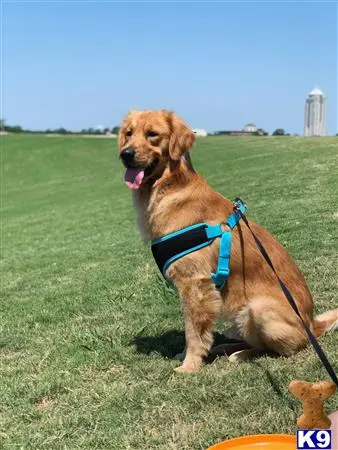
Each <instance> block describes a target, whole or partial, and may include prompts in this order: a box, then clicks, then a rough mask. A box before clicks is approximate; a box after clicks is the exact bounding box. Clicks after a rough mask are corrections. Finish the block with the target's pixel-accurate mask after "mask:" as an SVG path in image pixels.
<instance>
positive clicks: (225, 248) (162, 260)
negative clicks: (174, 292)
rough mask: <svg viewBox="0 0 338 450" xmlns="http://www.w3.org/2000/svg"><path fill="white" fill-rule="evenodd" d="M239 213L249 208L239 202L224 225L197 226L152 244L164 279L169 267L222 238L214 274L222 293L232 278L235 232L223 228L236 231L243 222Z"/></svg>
mask: <svg viewBox="0 0 338 450" xmlns="http://www.w3.org/2000/svg"><path fill="white" fill-rule="evenodd" d="M238 211H241V212H242V213H245V211H246V206H245V204H244V203H243V202H242V201H241V200H240V199H236V202H235V208H234V211H233V212H232V213H231V214H230V215H229V217H228V218H227V220H226V221H224V222H222V223H221V224H217V225H209V224H207V223H198V224H196V225H192V226H190V227H186V228H183V229H182V230H178V231H175V232H174V233H170V234H167V235H166V236H163V237H161V238H159V239H155V240H153V241H152V244H151V251H152V253H153V256H154V259H155V261H156V264H157V266H158V268H159V269H160V271H161V273H162V275H163V276H164V277H165V273H166V270H167V269H168V267H169V265H170V264H172V263H173V262H174V261H176V260H177V259H179V258H182V257H183V256H185V255H188V254H189V253H192V252H194V251H196V250H199V249H201V248H203V247H206V246H207V245H210V244H211V243H212V242H213V241H214V240H215V239H216V238H220V247H219V255H218V263H217V268H216V272H212V274H211V279H212V281H213V282H214V283H215V284H216V287H217V288H218V289H223V287H224V284H225V282H226V280H227V279H228V277H229V274H230V254H231V241H232V231H223V230H222V224H226V225H227V226H228V227H229V228H230V230H233V228H234V227H235V226H236V225H237V223H238V222H239V221H240V219H241V215H240V214H239V212H238Z"/></svg>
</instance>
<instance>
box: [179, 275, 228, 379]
mask: <svg viewBox="0 0 338 450" xmlns="http://www.w3.org/2000/svg"><path fill="white" fill-rule="evenodd" d="M177 287H178V290H179V293H180V296H181V298H182V301H183V308H184V322H185V339H186V354H185V358H184V361H183V363H182V365H181V366H179V367H177V368H176V369H175V370H176V371H177V372H197V371H198V370H199V369H200V367H201V365H202V362H203V358H204V357H205V356H207V355H208V353H209V350H210V348H211V346H212V343H213V333H212V327H213V323H214V321H215V319H216V316H217V315H218V313H219V311H220V309H221V302H222V300H221V296H220V294H219V292H218V291H217V290H216V288H215V286H214V285H213V284H211V283H210V282H209V281H199V280H197V281H194V280H191V279H189V280H182V281H180V283H178V286H177Z"/></svg>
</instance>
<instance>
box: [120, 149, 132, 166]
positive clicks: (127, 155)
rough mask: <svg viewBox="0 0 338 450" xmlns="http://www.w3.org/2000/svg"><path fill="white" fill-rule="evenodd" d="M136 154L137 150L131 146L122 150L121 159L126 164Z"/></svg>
mask: <svg viewBox="0 0 338 450" xmlns="http://www.w3.org/2000/svg"><path fill="white" fill-rule="evenodd" d="M134 156H135V150H134V149H133V148H131V147H129V148H126V149H124V150H122V152H121V159H122V161H123V162H124V164H125V165H126V166H127V165H128V164H130V163H131V162H132V161H133V159H134Z"/></svg>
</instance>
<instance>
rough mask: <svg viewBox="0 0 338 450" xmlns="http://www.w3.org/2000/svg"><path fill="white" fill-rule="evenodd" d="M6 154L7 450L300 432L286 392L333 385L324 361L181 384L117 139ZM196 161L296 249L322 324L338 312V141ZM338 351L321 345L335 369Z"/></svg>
mask: <svg viewBox="0 0 338 450" xmlns="http://www.w3.org/2000/svg"><path fill="white" fill-rule="evenodd" d="M2 152H3V155H2V173H1V183H2V196H1V199H2V205H1V218H2V219H1V220H2V229H1V233H2V234H1V244H2V245H1V250H2V260H1V314H2V317H1V323H0V327H1V328H0V329H1V341H0V377H1V381H0V439H1V442H0V447H1V448H4V449H13V448H18V449H19V448H20V449H21V448H23V449H71V450H73V449H80V448H81V449H178V450H181V449H206V448H207V447H208V445H211V444H212V443H214V442H216V441H217V440H218V439H220V438H226V437H235V436H239V435H243V434H253V433H279V432H282V433H295V429H296V428H295V423H296V417H297V415H298V414H299V413H300V411H301V408H300V404H299V403H298V402H297V401H296V400H295V399H294V398H293V397H291V395H290V394H289V393H288V391H287V386H288V383H289V382H290V381H291V380H292V379H294V378H301V379H306V380H309V381H317V380H320V379H328V375H327V374H326V372H325V370H324V369H323V368H322V366H321V363H320V362H319V360H318V359H317V357H316V356H315V355H314V352H313V351H312V349H311V348H308V349H306V350H304V351H302V352H301V353H299V354H298V355H296V356H295V357H292V358H289V359H286V358H279V359H273V358H270V357H262V358H259V359H256V360H255V361H253V362H250V363H244V364H242V365H236V364H231V363H229V362H228V361H227V359H226V358H219V359H217V360H216V361H215V362H214V363H212V364H209V365H208V366H205V367H204V368H203V369H202V370H201V371H200V372H199V373H197V374H191V375H182V374H176V373H174V372H173V369H174V367H176V366H177V364H178V362H177V361H176V360H174V358H173V356H174V355H175V354H176V353H177V352H179V351H181V350H182V348H183V345H184V334H183V330H184V326H183V319H182V315H181V310H180V304H179V300H178V297H177V296H176V293H175V291H173V290H172V289H170V288H169V287H167V286H166V285H165V283H164V282H163V281H162V279H161V278H160V277H159V276H158V272H157V268H156V266H155V263H154V262H153V260H152V257H151V252H150V250H149V248H147V247H145V246H144V245H143V244H142V243H141V239H140V237H139V234H138V231H137V229H136V225H135V219H134V213H133V209H132V206H131V198H130V197H131V193H130V191H129V190H128V189H127V188H126V187H125V186H124V184H123V182H122V179H123V169H122V167H121V164H120V162H119V161H118V158H117V154H116V141H115V140H114V139H85V138H80V137H57V138H52V137H41V136H40V137H34V136H7V137H3V138H2ZM192 159H193V162H194V165H195V167H196V169H197V170H199V171H200V172H201V173H202V174H203V175H204V176H206V177H207V179H208V180H209V182H210V184H211V185H212V186H213V187H214V188H216V189H217V190H218V191H220V192H221V193H222V194H223V195H225V196H226V197H228V198H230V199H233V198H235V197H236V196H241V197H242V198H243V199H244V200H245V201H246V202H247V204H248V216H249V217H251V218H253V219H254V220H256V221H257V222H259V223H260V224H261V225H263V226H265V227H266V228H267V229H268V230H270V231H271V232H273V233H274V234H275V235H276V236H277V237H278V238H279V239H280V241H281V242H282V244H283V245H285V246H286V248H287V249H288V250H289V251H290V253H291V254H292V256H293V257H294V259H295V261H296V262H297V263H298V264H299V266H300V267H301V269H302V271H303V273H304V274H305V276H306V278H307V280H308V283H309V286H310V288H311V290H312V292H313V294H314V298H315V304H316V312H318V313H319V312H323V311H325V310H327V309H329V308H330V307H331V308H332V307H337V305H338V300H337V292H338V289H337V288H338V284H337V280H338V273H337V266H338V261H337V254H338V240H337V234H338V170H337V168H338V138H313V139H312V138H308V139H304V138H291V137H290V138H288V137H285V138H283V137H282V138H230V137H228V138H205V139H203V138H201V139H199V140H198V141H197V144H196V145H195V148H194V150H193V151H192ZM217 329H218V331H222V330H224V325H223V324H221V323H219V324H217ZM337 341H338V333H331V334H328V335H326V336H325V337H324V338H322V339H321V343H322V345H323V347H324V348H325V350H326V351H327V354H328V356H329V358H330V360H331V361H332V362H333V361H335V362H336V363H337V360H338V345H337ZM336 367H337V365H336ZM337 409H338V400H337V396H335V398H331V399H330V400H329V401H328V402H327V411H328V412H332V411H334V410H337Z"/></svg>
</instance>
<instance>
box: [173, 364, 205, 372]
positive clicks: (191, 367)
mask: <svg viewBox="0 0 338 450" xmlns="http://www.w3.org/2000/svg"><path fill="white" fill-rule="evenodd" d="M201 365H202V364H201V363H197V362H195V363H193V362H184V363H183V364H182V365H181V366H178V367H176V368H175V369H174V370H175V372H178V373H193V372H198V371H199V370H200V368H201Z"/></svg>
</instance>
